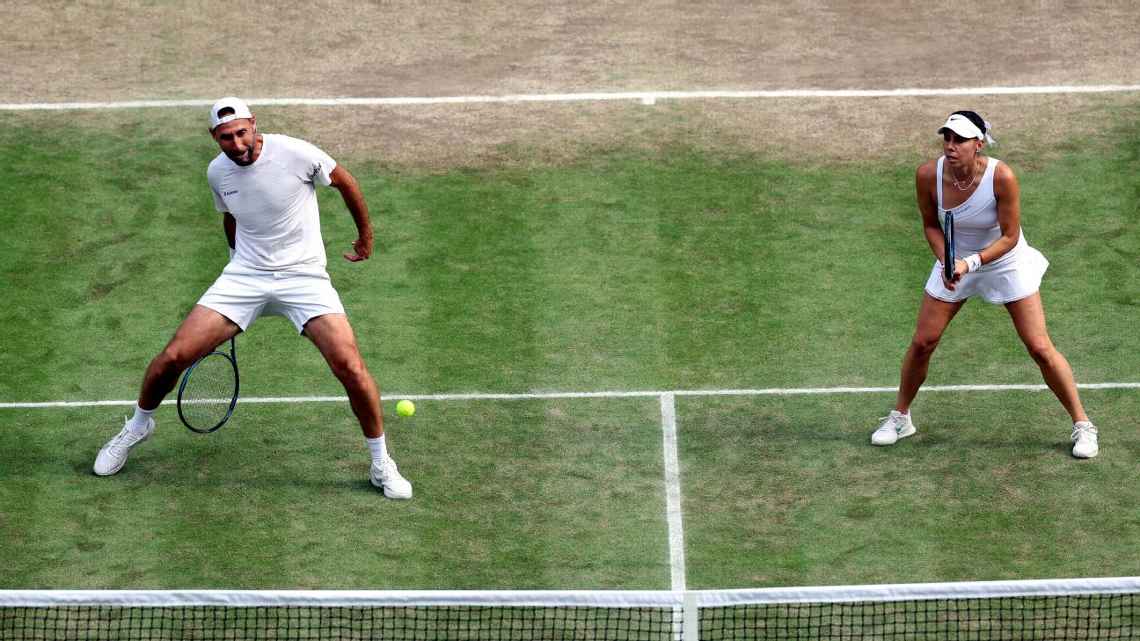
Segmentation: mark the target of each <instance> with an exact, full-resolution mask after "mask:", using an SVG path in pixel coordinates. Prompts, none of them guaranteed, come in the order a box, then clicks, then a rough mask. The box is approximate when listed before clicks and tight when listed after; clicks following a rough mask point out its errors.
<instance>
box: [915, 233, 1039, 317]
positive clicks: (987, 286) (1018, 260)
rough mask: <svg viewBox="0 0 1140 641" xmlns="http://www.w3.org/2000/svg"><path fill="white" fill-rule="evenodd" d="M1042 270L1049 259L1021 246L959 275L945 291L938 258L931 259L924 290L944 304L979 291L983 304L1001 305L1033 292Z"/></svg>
mask: <svg viewBox="0 0 1140 641" xmlns="http://www.w3.org/2000/svg"><path fill="white" fill-rule="evenodd" d="M1046 269H1049V260H1048V259H1046V258H1045V256H1044V255H1042V254H1041V252H1039V251H1037V250H1036V249H1034V248H1032V247H1030V246H1029V245H1023V246H1022V247H1019V248H1017V253H1016V254H1014V255H1013V256H1009V257H1008V258H1005V257H1003V258H1002V259H1001V260H999V261H998V262H996V263H991V264H989V265H983V266H982V268H981V269H979V270H978V271H976V272H970V273H969V274H966V275H964V276H962V278H961V279H960V280H959V281H958V283H957V285H956V286H955V288H954V289H953V290H949V289H946V285H944V284H943V283H942V261H935V262H934V268H933V269H931V270H930V277H929V278H927V279H926V293H927V294H930V295H931V296H933V297H934V298H937V299H938V300H941V301H946V302H947V303H957V302H959V301H964V300H966V299H967V298H971V297H973V296H977V295H979V294H980V295H981V297H982V298H983V299H984V300H985V301H986V302H987V303H993V304H995V305H1004V304H1005V303H1012V302H1014V301H1017V300H1021V299H1023V298H1026V297H1028V296H1032V295H1033V294H1034V293H1036V292H1037V290H1038V289H1040V288H1041V277H1042V276H1044V275H1045V270H1046Z"/></svg>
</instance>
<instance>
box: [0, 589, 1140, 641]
mask: <svg viewBox="0 0 1140 641" xmlns="http://www.w3.org/2000/svg"><path fill="white" fill-rule="evenodd" d="M1138 624H1140V577H1122V578H1111V579H1072V580H1049V581H987V582H969V583H923V584H901V585H878V586H838V587H811V588H772V589H756V590H692V591H685V592H673V591H341V590H322V591H291V590H269V591H244V590H161V591H160V590H134V591H127V590H105V591H103V590H96V591H81V590H0V639H4V640H5V641H8V640H12V641H31V640H35V641H54V640H56V639H68V640H71V639H79V640H90V641H103V640H115V641H118V640H134V639H139V640H142V639H146V640H152V639H153V640H180V639H195V640H199V639H200V640H214V639H219V640H221V639H226V640H246V639H274V640H282V639H297V640H334V639H335V640H339V639H400V640H403V639H409V640H413V639H414V640H425V641H426V640H433V641H434V640H448V641H450V640H454V641H481V640H488V641H531V640H559V639H575V640H576V639H583V640H594V639H596V640H613V641H634V640H641V639H645V640H653V641H696V640H697V639H708V640H710V641H719V640H746V639H758V640H759V639H813V640H816V639H819V640H828V639H843V640H856V639H882V640H891V641H895V640H904V639H906V640H924V641H925V640H932V639H970V640H979V641H982V640H991V639H993V640H997V639H1001V640H1015V639H1026V640H1029V639H1032V640H1034V641H1041V640H1046V641H1048V640H1065V641H1070V640H1081V639H1140V625H1138Z"/></svg>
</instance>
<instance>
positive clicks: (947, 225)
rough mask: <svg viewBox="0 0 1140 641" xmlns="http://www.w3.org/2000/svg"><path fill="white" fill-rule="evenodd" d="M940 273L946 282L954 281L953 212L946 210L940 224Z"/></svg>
mask: <svg viewBox="0 0 1140 641" xmlns="http://www.w3.org/2000/svg"><path fill="white" fill-rule="evenodd" d="M942 240H943V243H942V245H943V252H942V272H943V274H945V276H946V280H948V281H953V280H954V262H955V257H954V212H952V211H949V210H947V211H946V217H945V218H944V220H943V223H942Z"/></svg>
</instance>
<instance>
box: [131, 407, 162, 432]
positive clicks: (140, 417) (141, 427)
mask: <svg viewBox="0 0 1140 641" xmlns="http://www.w3.org/2000/svg"><path fill="white" fill-rule="evenodd" d="M157 409H158V408H157V407H156V408H154V409H153V410H144V409H143V408H141V407H139V406H138V405H137V404H136V405H135V415H134V416H132V417H131V420H129V421H127V427H129V428H131V429H132V430H134V431H135V432H143V431H145V430H146V424H147V420H148V419H150V417H152V416H154V412H155V411H156V410H157Z"/></svg>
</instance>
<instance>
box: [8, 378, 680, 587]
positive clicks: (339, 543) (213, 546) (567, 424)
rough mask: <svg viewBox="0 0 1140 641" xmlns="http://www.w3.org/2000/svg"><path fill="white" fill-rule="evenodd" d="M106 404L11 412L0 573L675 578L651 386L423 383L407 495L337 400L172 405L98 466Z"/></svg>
mask: <svg viewBox="0 0 1140 641" xmlns="http://www.w3.org/2000/svg"><path fill="white" fill-rule="evenodd" d="M387 409H389V410H392V408H391V407H388V408H387ZM6 411H7V410H6ZM391 413H392V414H393V415H394V413H395V412H394V411H393V412H391ZM115 418H117V415H116V414H115V412H114V411H112V412H107V411H105V410H103V409H100V410H92V409H81V410H66V411H51V412H43V411H28V412H22V411H16V412H11V411H9V413H8V414H7V415H6V419H5V422H6V424H7V426H8V427H7V428H6V429H11V428H12V427H14V426H15V427H16V429H17V430H18V432H17V434H18V442H19V444H20V447H18V448H5V449H4V450H3V452H2V453H0V469H3V470H4V477H3V483H2V484H0V505H3V506H4V507H3V510H0V534H2V535H3V539H4V541H5V542H6V543H5V546H4V552H3V554H2V557H3V559H4V566H5V572H4V573H3V575H2V577H3V578H0V587H3V588H18V587H22V588H49V587H65V586H66V587H73V588H110V587H118V588H180V587H186V588H189V587H199V588H208V587H220V586H226V587H233V588H267V589H268V588H329V589H331V588H341V589H353V588H408V589H411V588H425V589H426V588H534V589H539V588H548V589H554V588H595V587H604V588H629V589H639V588H640V589H643V588H659V587H662V586H666V585H667V584H668V577H669V553H668V544H667V540H666V537H667V532H666V529H665V527H664V523H665V520H664V519H665V517H664V514H663V512H662V505H663V501H664V492H665V490H664V486H663V480H662V479H663V472H662V464H661V455H660V441H661V430H660V426H659V420H660V419H659V416H658V414H657V405H656V403H655V402H652V401H648V400H645V399H633V400H625V401H622V400H580V401H551V402H543V401H519V402H511V403H509V404H493V403H486V402H479V403H474V402H472V403H442V402H436V403H433V402H430V401H421V402H420V403H419V413H418V415H417V416H416V417H414V418H411V419H398V420H397V419H394V418H393V419H392V420H391V421H390V423H389V430H388V431H389V439H390V440H391V442H392V443H391V449H392V452H393V454H394V455H395V456H396V457H397V460H398V461H399V463H400V465H401V467H402V469H403V471H404V473H405V474H406V475H407V476H408V477H409V478H410V479H411V480H412V481H413V483H414V484H415V486H414V487H415V491H416V496H415V497H414V498H413V500H411V501H388V500H385V499H383V498H382V497H381V496H380V495H379V493H378V492H377V490H375V489H374V488H373V487H372V486H371V485H370V484H369V482H368V467H367V466H368V459H367V453H366V450H365V449H364V447H363V442H362V437H361V436H360V429H359V427H357V426H356V424H355V423H354V421H353V419H352V417H351V413H350V412H349V409H348V406H347V404H346V403H329V404H307V405H294V406H285V405H246V406H244V407H242V408H241V410H240V412H239V413H238V414H237V415H236V416H235V418H234V419H233V421H232V424H227V425H226V427H224V428H223V429H222V430H220V431H219V432H217V433H215V434H212V435H210V436H200V435H195V434H192V433H190V432H189V431H188V430H186V429H184V428H183V427H182V426H181V425H180V424H179V423H178V420H177V418H176V417H175V416H174V412H173V410H171V409H169V408H164V409H163V410H161V411H160V415H159V423H160V424H161V427H160V428H159V429H158V431H156V433H155V435H154V437H153V438H152V439H151V440H149V441H147V442H145V443H143V444H142V445H140V446H139V447H138V449H137V450H136V452H135V453H134V454H132V460H131V461H130V464H129V465H128V467H126V468H124V470H123V471H122V472H120V473H119V474H118V475H117V476H115V477H114V478H113V479H104V478H98V477H95V476H93V475H92V474H91V473H90V466H91V460H92V455H93V450H92V447H93V446H94V447H95V449H98V444H97V443H96V442H97V441H98V440H99V439H101V438H102V437H103V436H104V435H103V434H102V432H105V431H107V430H106V429H105V428H107V427H109V426H111V424H112V423H113V422H114V420H115ZM13 424H14V425H13Z"/></svg>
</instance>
